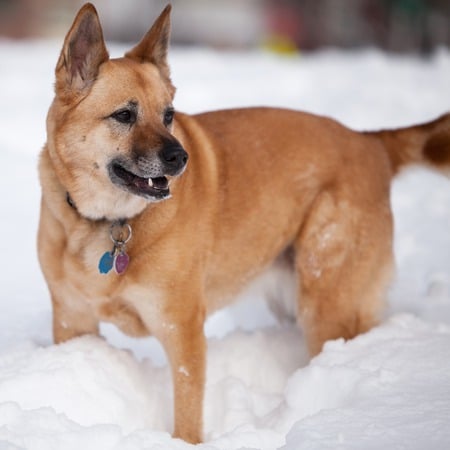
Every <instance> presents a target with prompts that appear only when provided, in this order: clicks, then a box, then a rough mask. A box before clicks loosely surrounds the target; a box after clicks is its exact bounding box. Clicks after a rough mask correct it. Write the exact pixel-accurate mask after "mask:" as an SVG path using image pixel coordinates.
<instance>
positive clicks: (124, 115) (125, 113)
mask: <svg viewBox="0 0 450 450" xmlns="http://www.w3.org/2000/svg"><path fill="white" fill-rule="evenodd" d="M111 117H112V118H113V119H115V120H117V122H120V123H126V124H133V123H134V122H136V113H135V112H134V111H132V110H131V109H119V111H116V112H115V113H113V114H111Z"/></svg>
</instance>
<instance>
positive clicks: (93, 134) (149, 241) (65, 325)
mask: <svg viewBox="0 0 450 450" xmlns="http://www.w3.org/2000/svg"><path fill="white" fill-rule="evenodd" d="M169 12H170V7H167V8H166V9H165V10H164V12H163V13H162V14H161V16H160V17H159V18H158V20H157V21H156V22H155V24H154V25H153V27H152V28H151V30H150V31H149V32H148V33H147V35H146V36H145V37H144V38H143V40H142V41H141V42H140V43H139V44H138V45H137V46H136V47H135V48H133V49H132V50H131V51H130V52H128V53H127V54H126V55H125V57H124V58H120V59H112V60H110V59H109V57H108V53H107V50H106V47H105V44H104V40H103V36H102V30H101V27H100V23H99V20H98V17H97V13H96V11H95V9H94V7H93V6H92V5H90V4H88V5H85V6H84V7H83V8H82V9H81V11H80V12H79V13H78V15H77V17H76V19H75V21H74V24H73V25H72V28H71V29H70V31H69V33H68V35H67V36H66V39H65V42H64V46H63V49H62V52H61V56H60V58H59V61H58V64H57V67H56V87H55V91H56V96H55V99H54V102H53V104H52V105H51V107H50V111H49V114H48V120H47V133H48V141H47V144H46V146H45V148H44V149H43V151H42V155H41V159H40V178H41V184H42V205H41V219H40V227H39V257H40V262H41V266H42V270H43V272H44V274H45V277H46V280H47V283H48V286H49V289H50V292H51V298H52V303H53V309H54V319H53V331H54V338H55V342H62V341H65V340H67V339H70V338H72V337H74V336H79V335H82V334H85V333H98V325H99V321H109V322H112V323H114V324H116V325H117V326H118V327H119V328H121V329H122V330H123V331H124V332H125V333H128V334H130V335H132V336H146V335H149V334H152V335H154V336H156V337H157V338H158V339H159V340H160V341H161V342H162V344H163V346H164V348H165V350H166V352H167V355H168V358H169V360H170V364H171V367H172V373H173V381H174V390H175V394H174V396H175V431H174V435H175V436H178V437H181V438H183V439H185V440H187V441H190V442H199V441H200V440H201V439H202V402H203V392H204V385H205V366H206V362H205V352H206V342H205V337H204V334H203V325H204V322H205V318H206V317H207V315H208V314H209V313H211V312H212V311H214V310H216V309H217V308H220V307H222V306H224V305H226V304H227V303H228V302H230V301H231V300H232V299H233V298H234V297H235V295H236V294H237V293H238V292H239V291H240V290H241V289H243V287H245V286H246V285H247V283H249V282H250V281H251V280H252V279H253V278H254V277H255V276H257V275H258V274H260V273H261V272H262V271H263V270H265V269H266V268H268V267H269V266H270V265H272V264H283V265H284V266H285V267H286V268H287V269H290V270H291V271H293V272H294V273H295V274H296V279H297V280H298V283H297V291H298V299H299V300H298V301H297V305H298V308H297V309H298V320H299V322H300V323H301V325H302V327H303V329H304V332H305V335H306V338H307V343H308V346H309V349H310V351H311V353H312V354H316V353H318V352H319V351H320V349H321V347H322V345H323V343H324V342H325V341H326V340H328V339H334V338H338V337H344V338H347V339H349V338H352V337H353V336H355V335H357V334H358V333H361V332H364V331H366V330H368V329H369V328H370V327H371V326H373V325H374V324H375V323H376V322H377V318H378V314H379V311H380V309H381V307H382V299H383V297H384V294H385V289H386V286H387V285H388V283H389V279H390V276H391V271H392V266H393V263H392V261H393V258H392V214H391V208H390V201H389V190H390V183H391V179H392V177H393V176H394V175H395V174H396V173H397V172H398V171H399V169H401V168H402V167H403V166H405V165H407V164H410V163H423V164H426V165H429V166H430V167H434V168H436V169H440V170H442V171H445V172H446V173H449V172H450V115H446V116H444V117H442V118H440V119H438V120H435V121H434V122H431V123H428V124H425V125H420V126H415V127H411V128H406V129H400V130H395V131H381V132H373V133H358V132H354V131H351V130H349V129H347V128H345V127H344V126H342V125H340V124H339V123H337V122H335V121H333V120H330V119H327V118H323V117H318V116H314V115H311V114H306V113H301V112H294V111H288V110H281V109H265V108H257V109H241V110H229V111H218V112H211V113H206V114H200V115H195V116H187V115H184V114H180V113H176V115H175V118H174V113H173V107H172V100H173V97H174V92H175V89H174V87H173V86H172V84H171V81H170V78H169V68H168V65H167V61H166V56H167V48H168V41H169ZM188 157H189V162H188V164H187V159H188ZM185 169H186V170H185ZM183 172H184V173H183ZM181 174H182V175H181ZM102 255H103V256H102ZM99 260H100V262H99ZM128 263H129V264H128ZM113 267H114V268H115V270H110V269H111V268H113ZM108 271H109V273H107V274H105V273H100V272H108ZM116 271H117V272H119V273H121V275H119V274H118V273H115V272H116ZM123 272H125V273H123Z"/></svg>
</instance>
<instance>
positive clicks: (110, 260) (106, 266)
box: [98, 252, 114, 273]
mask: <svg viewBox="0 0 450 450" xmlns="http://www.w3.org/2000/svg"><path fill="white" fill-rule="evenodd" d="M113 265H114V253H111V252H106V253H104V254H103V256H102V257H101V258H100V261H99V262H98V270H99V271H100V273H108V272H109V271H110V270H111V269H112V268H113Z"/></svg>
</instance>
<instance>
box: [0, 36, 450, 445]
mask: <svg viewBox="0 0 450 450" xmlns="http://www.w3.org/2000/svg"><path fill="white" fill-rule="evenodd" d="M59 47H60V43H59V42H58V43H56V42H47V41H45V42H43V41H36V42H21V43H17V42H10V41H0V56H1V59H0V61H1V63H0V64H1V70H0V86H1V87H0V105H1V107H0V127H1V133H0V164H1V167H2V176H1V181H0V183H1V191H2V195H1V197H0V202H1V209H0V210H1V214H2V215H1V220H0V236H1V239H0V250H1V251H0V255H1V294H0V306H1V315H0V329H1V334H0V449H2V450H3V449H8V450H12V449H14V450H17V449H27V450H28V449H30V450H38V449H39V450H41V449H42V450H44V449H45V450H49V449H55V450H56V449H58V450H61V449H64V450H65V449H74V450H75V449H76V450H79V449H83V450H90V449H95V450H103V449H116V450H118V449H120V450H135V449H136V450H137V449H139V450H141V449H155V450H156V449H187V448H190V447H191V446H190V445H189V444H186V443H185V442H183V441H181V440H176V439H172V438H171V435H170V432H171V430H172V415H173V411H172V385H171V380H170V373H169V369H168V366H167V362H166V360H165V357H164V354H163V351H162V349H161V347H160V345H159V344H158V343H157V342H156V341H155V340H154V339H152V338H148V339H140V340H135V339H131V338H127V337H125V336H124V335H122V334H121V333H120V332H118V331H117V330H116V329H115V328H114V327H113V326H111V325H104V326H103V327H102V334H103V336H104V338H99V337H93V336H86V337H81V338H78V339H74V340H72V341H70V342H67V343H64V344H62V345H53V343H52V337H51V307H50V300H49V295H48V292H47V288H46V285H45V282H44V280H43V277H42V275H41V272H40V269H39V267H38V263H37V257H36V249H35V240H36V230H37V222H38V215H39V200H40V189H39V183H38V179H37V169H36V165H37V158H38V153H39V150H40V148H41V146H42V144H43V143H44V141H45V115H46V111H47V108H48V106H49V103H50V101H51V98H52V85H53V68H54V65H55V63H56V59H57V56H58V52H59ZM123 50H124V49H123V48H122V47H121V46H119V45H112V46H111V53H112V55H113V56H118V55H120V54H121V53H122V52H123ZM170 61H171V65H172V73H173V80H174V82H175V84H176V85H177V87H178V93H177V97H176V103H175V106H176V108H178V109H179V110H183V111H186V112H200V111H204V110H208V109H217V108H224V107H235V106H249V105H273V106H284V107H290V108H296V109H302V110H306V111H310V112H315V113H319V114H324V115H328V116H331V117H334V118H336V119H338V120H340V121H342V122H343V123H345V124H346V125H348V126H351V127H353V128H356V129H378V128H382V127H396V126H403V125H408V124H412V123H415V122H420V121H425V120H430V119H432V118H434V117H436V116H438V115H440V114H442V113H444V112H446V111H447V110H448V109H450V108H449V107H450V52H449V51H448V50H446V49H440V50H438V51H436V52H435V53H434V54H433V55H432V56H431V57H430V58H428V59H420V58H418V57H413V56H389V55H386V54H383V53H380V52H379V51H376V50H373V49H367V50H361V51H357V52H341V51H337V50H326V51H322V52H319V53H314V54H301V55H299V56H295V57H279V56H274V55H269V54H265V53H262V52H259V51H255V52H250V53H223V52H216V51H213V50H208V49H176V48H175V49H173V50H172V52H171V57H170ZM279 176H282V174H279ZM392 204H393V209H394V215H395V254H396V260H397V266H398V267H397V269H398V270H397V277H396V279H395V281H394V283H393V285H392V288H391V289H390V291H389V294H388V307H387V311H386V314H385V317H384V319H383V321H382V323H381V324H380V325H379V326H378V327H376V328H374V329H373V330H371V331H370V332H368V333H366V334H364V335H361V336H358V337H356V338H355V339H353V340H351V341H348V342H344V341H343V340H337V341H332V342H328V343H327V344H326V345H325V348H324V350H323V351H322V353H321V354H320V355H318V356H317V357H315V358H314V359H312V360H309V358H308V356H307V352H306V348H305V342H304V339H303V336H302V334H301V330H299V329H297V327H296V326H295V325H294V324H289V323H283V324H279V323H278V322H277V321H276V320H275V318H274V317H273V316H272V314H271V313H270V311H269V309H268V308H267V306H266V304H265V303H264V301H263V299H262V297H263V295H262V294H261V293H258V292H256V291H252V292H251V293H247V295H246V296H245V298H244V299H243V301H242V302H241V303H238V304H236V305H235V306H233V307H230V308H227V309H225V310H223V311H221V312H219V313H216V314H215V315H214V316H213V317H211V318H210V319H209V320H208V322H207V324H206V333H207V336H208V373H207V384H206V399H205V443H204V444H201V445H199V448H201V449H204V450H216V449H227V450H233V449H278V448H283V449H287V450H293V449H308V450H309V449H355V450H356V449H374V450H375V449H380V448H389V449H417V450H419V449H425V448H427V449H428V448H432V449H435V450H436V449H448V448H450V292H449V291H450V288H449V287H450V232H449V231H450V182H449V180H448V179H447V178H445V177H443V176H441V175H438V174H435V173H432V172H429V171H426V170H424V169H413V170H410V171H408V172H406V173H404V174H403V175H401V176H399V177H398V178H397V179H396V181H395V182H394V183H393V188H392ZM180 370H181V371H182V370H183V368H180Z"/></svg>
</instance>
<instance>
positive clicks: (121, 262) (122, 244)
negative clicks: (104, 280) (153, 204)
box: [66, 192, 132, 275]
mask: <svg viewBox="0 0 450 450" xmlns="http://www.w3.org/2000/svg"><path fill="white" fill-rule="evenodd" d="M66 201H67V204H68V205H69V206H70V207H71V208H72V209H74V210H75V211H76V213H77V214H78V215H79V216H80V217H82V218H83V219H84V220H89V221H91V222H97V223H98V222H110V221H107V220H106V219H105V218H102V219H95V220H92V219H87V218H86V217H83V216H82V215H81V214H80V212H79V211H78V209H77V205H76V204H75V202H74V201H73V199H72V197H71V196H70V194H69V192H66ZM131 236H132V229H131V225H130V224H129V223H128V222H127V219H119V220H114V221H112V222H110V226H109V237H110V239H111V241H112V242H113V244H114V245H113V249H112V251H107V252H105V253H104V254H103V256H102V257H101V258H100V261H99V263H98V270H99V272H100V273H102V274H107V273H108V272H110V271H111V269H114V270H115V272H116V273H117V274H118V275H121V274H123V273H124V272H125V271H126V269H127V267H128V264H129V261H130V258H129V256H128V255H127V253H126V244H127V242H128V241H129V240H130V239H131Z"/></svg>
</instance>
